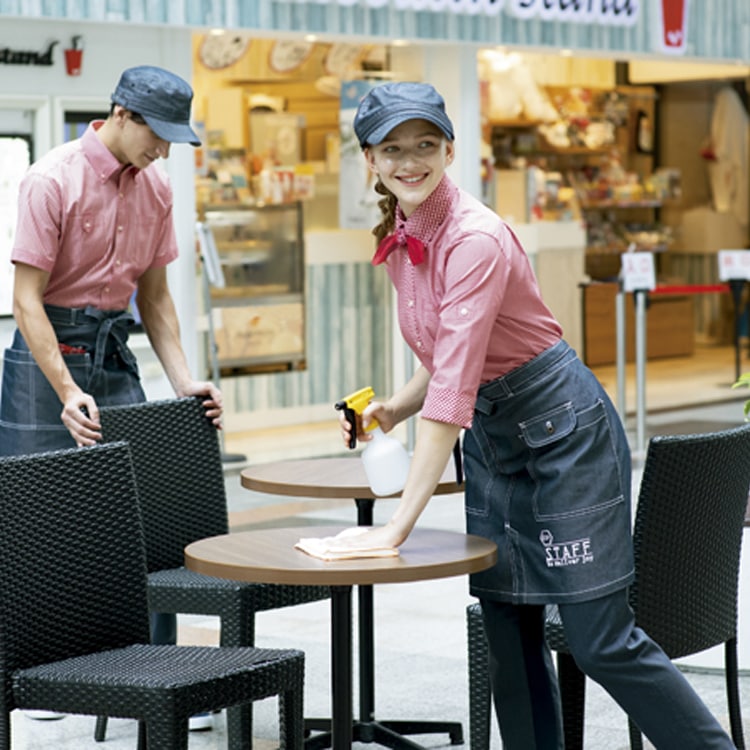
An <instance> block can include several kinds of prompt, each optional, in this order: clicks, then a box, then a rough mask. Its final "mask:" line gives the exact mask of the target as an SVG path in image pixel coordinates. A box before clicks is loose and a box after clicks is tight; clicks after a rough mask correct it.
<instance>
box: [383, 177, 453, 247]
mask: <svg viewBox="0 0 750 750" xmlns="http://www.w3.org/2000/svg"><path fill="white" fill-rule="evenodd" d="M457 200H458V188H457V187H456V185H454V184H453V182H452V181H451V179H450V177H448V175H447V174H444V175H443V177H442V179H441V180H440V182H439V183H438V184H437V187H436V188H435V189H434V190H433V191H432V192H431V193H430V195H428V196H427V198H426V199H425V201H424V202H422V203H420V204H419V206H417V208H416V209H415V210H414V213H412V215H411V216H410V217H409V218H408V219H407V218H406V217H405V216H404V213H403V211H402V210H401V207H400V206H398V207H397V209H396V227H395V228H396V230H398V229H400V228H402V227H403V230H404V233H405V234H407V235H410V236H412V237H416V238H417V239H419V240H421V241H422V242H423V243H424V244H425V245H429V243H430V240H431V239H432V238H433V237H434V236H435V233H436V232H437V231H438V229H440V226H441V225H442V224H443V222H444V221H445V219H446V218H447V216H448V214H449V213H450V211H451V209H452V207H453V206H454V205H455V202H456V201H457Z"/></svg>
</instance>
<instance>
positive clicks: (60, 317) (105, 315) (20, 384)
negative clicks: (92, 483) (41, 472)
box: [0, 305, 146, 455]
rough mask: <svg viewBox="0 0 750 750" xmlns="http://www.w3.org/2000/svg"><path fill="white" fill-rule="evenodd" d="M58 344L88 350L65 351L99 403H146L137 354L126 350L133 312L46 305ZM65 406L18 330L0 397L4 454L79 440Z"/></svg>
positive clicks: (76, 375)
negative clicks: (65, 420)
mask: <svg viewBox="0 0 750 750" xmlns="http://www.w3.org/2000/svg"><path fill="white" fill-rule="evenodd" d="M45 311H46V313H47V316H48V317H49V320H50V323H52V327H53V328H54V329H55V333H56V335H57V340H58V342H59V343H60V344H67V345H68V346H71V347H81V348H83V349H85V350H86V352H85V354H63V359H64V360H65V364H66V366H67V367H68V369H69V370H70V373H71V375H72V376H73V379H74V380H75V382H76V383H77V384H78V385H79V386H80V387H81V388H82V389H83V390H84V391H85V392H86V393H89V394H90V395H92V396H93V397H94V399H95V400H96V403H97V404H98V405H99V406H114V405H120V404H132V403H138V402H140V401H145V400H146V396H145V394H144V392H143V388H142V387H141V383H140V378H139V375H138V365H137V362H136V359H135V356H134V355H133V353H132V352H131V351H130V349H129V348H128V345H127V342H128V328H129V327H130V326H131V325H132V324H133V323H134V320H133V316H132V315H131V314H130V313H129V312H127V311H125V310H106V311H102V310H97V309H96V308H94V307H86V308H68V307H56V306H54V305H45ZM61 413H62V404H61V403H60V399H59V398H58V397H57V394H56V393H55V392H54V390H53V389H52V386H50V384H49V382H48V381H47V378H46V377H45V376H44V374H43V373H42V371H41V370H40V369H39V367H38V366H37V364H36V362H35V361H34V358H33V357H32V355H31V352H30V351H29V347H28V346H27V344H26V341H25V340H24V338H23V336H22V335H21V333H20V331H18V330H16V332H15V335H14V337H13V343H12V345H11V347H10V348H9V349H6V350H5V354H4V359H3V384H2V395H1V396H0V455H22V454H26V453H39V452H42V451H48V450H58V449H61V448H74V447H75V442H74V440H73V438H72V437H71V435H70V433H69V432H68V430H67V428H66V427H65V426H64V425H63V423H62V421H61V419H60V414H61Z"/></svg>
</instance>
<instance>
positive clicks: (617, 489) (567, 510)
mask: <svg viewBox="0 0 750 750" xmlns="http://www.w3.org/2000/svg"><path fill="white" fill-rule="evenodd" d="M354 130H355V133H356V135H357V137H358V139H359V142H360V145H361V147H362V149H363V152H364V156H365V158H366V160H367V164H368V166H369V168H370V170H371V171H372V172H373V174H374V175H375V176H376V179H377V184H376V190H377V191H378V192H379V193H381V194H382V195H383V196H384V198H383V199H382V200H381V202H380V206H381V209H382V212H383V221H382V222H381V223H380V224H379V225H378V226H377V227H376V228H375V229H374V231H373V234H374V235H375V237H376V238H377V240H378V242H379V245H378V249H377V252H376V253H375V257H374V258H373V263H374V264H376V265H377V264H380V263H383V264H384V265H385V268H386V271H387V272H388V274H389V276H390V278H391V280H392V282H393V284H394V287H395V289H396V291H397V294H398V312H399V323H400V326H401V331H402V334H403V336H404V338H405V339H406V341H407V343H408V344H409V346H410V347H411V348H412V350H413V351H414V353H415V354H416V356H417V357H418V358H419V360H420V363H421V366H420V367H419V369H418V370H417V372H416V374H415V375H414V377H413V378H412V379H411V380H410V382H409V383H407V384H406V386H404V387H403V388H402V389H401V390H400V391H399V392H398V393H396V394H395V395H394V396H392V397H391V398H390V399H388V400H387V401H385V402H373V403H372V404H370V406H368V408H367V409H366V410H365V412H364V414H363V415H362V423H361V424H358V425H356V426H354V425H350V424H349V423H348V422H347V421H346V420H345V419H344V417H343V414H342V416H341V426H342V433H343V436H344V440H345V442H346V443H348V440H349V435H350V432H351V430H352V429H356V430H357V437H358V438H359V439H362V440H368V439H369V436H368V435H367V434H366V433H364V431H363V429H362V428H363V426H365V425H367V424H368V423H369V421H370V420H371V419H372V418H375V419H377V420H378V422H379V423H380V425H381V427H382V428H383V430H384V431H386V432H387V431H389V430H391V429H393V427H394V426H395V425H396V424H398V423H399V422H401V421H402V420H404V419H406V418H407V417H409V416H411V415H413V414H416V413H417V412H419V411H421V415H420V426H419V430H418V437H417V441H416V445H415V450H414V456H413V459H412V463H411V469H410V472H409V477H408V479H407V483H406V486H405V488H404V491H403V494H402V497H401V500H400V501H399V503H398V506H397V508H396V510H395V512H394V514H393V516H392V517H391V519H390V520H389V521H388V522H387V523H386V524H385V525H384V526H382V527H378V528H374V529H372V530H371V531H369V532H368V533H366V534H364V535H362V536H358V537H356V538H350V542H349V543H350V544H351V545H352V546H353V547H361V548H367V547H373V546H387V547H397V546H398V545H400V544H402V543H403V542H404V540H405V539H406V538H407V537H408V535H409V532H410V531H411V529H412V528H413V526H414V524H415V523H416V521H417V519H418V517H419V515H420V513H421V512H422V510H423V509H424V507H425V506H426V504H427V502H428V501H429V499H430V497H431V496H432V493H433V490H434V489H435V487H436V485H437V482H438V480H439V478H440V475H441V473H442V471H443V469H444V467H445V465H446V463H447V461H448V459H449V457H450V453H451V449H452V447H453V445H454V443H455V441H456V439H457V438H458V436H459V433H460V432H461V430H462V429H464V430H465V435H464V440H463V453H464V463H465V469H466V518H467V530H468V532H469V533H473V534H480V535H482V536H485V537H487V538H489V539H492V540H493V541H494V542H496V543H497V546H498V562H497V564H496V565H495V566H494V567H493V568H491V569H490V570H488V571H485V572H482V573H478V574H474V575H473V576H472V577H471V593H472V594H473V595H475V596H477V597H478V598H479V599H480V600H481V603H482V609H483V612H484V620H485V627H486V630H487V636H488V641H489V645H490V662H491V664H490V669H491V680H492V689H493V695H494V702H495V707H496V711H497V715H498V721H499V725H500V730H501V735H502V739H503V746H504V747H505V748H506V750H534V749H537V748H538V749H544V750H547V749H553V748H554V749H555V750H558V749H559V748H562V747H563V735H562V728H561V727H562V720H561V711H560V705H559V704H560V700H559V694H558V691H557V682H556V679H555V676H554V665H553V662H552V658H551V654H550V652H549V649H548V648H547V646H546V643H545V640H544V605H545V604H547V603H556V604H558V605H559V609H560V615H561V618H562V621H563V624H564V627H565V632H566V636H567V639H568V642H569V644H570V648H571V651H572V654H573V656H574V657H575V659H576V662H577V663H578V665H579V667H580V668H581V669H582V670H583V671H584V672H585V673H586V674H587V675H589V676H590V677H592V678H593V679H595V680H596V681H597V682H599V683H601V684H602V685H603V686H604V687H605V689H606V690H607V691H608V692H609V693H610V694H611V695H612V696H613V697H614V699H615V700H616V701H617V702H618V703H619V704H620V706H621V707H622V708H623V709H624V710H625V711H626V712H627V713H628V714H629V715H630V716H631V717H632V718H633V720H634V721H635V722H636V723H637V724H638V726H639V727H640V729H641V730H642V731H643V733H644V734H645V735H646V736H647V737H648V738H649V739H650V740H651V742H652V743H653V744H654V745H655V746H656V747H657V748H660V749H667V748H680V749H681V750H687V749H689V748H695V750H698V749H699V748H700V750H707V748H727V749H728V748H731V747H733V745H732V742H731V740H730V739H729V736H728V735H727V734H726V733H725V732H724V731H723V730H722V729H721V727H720V726H719V724H718V722H717V721H716V720H715V719H714V718H713V716H711V714H710V713H709V711H708V710H707V708H706V707H705V706H704V705H703V703H702V702H701V701H700V699H699V698H698V696H697V695H696V694H695V693H694V691H693V690H692V688H691V687H690V685H689V684H688V683H687V681H686V680H685V679H684V677H683V676H682V675H681V674H680V672H679V671H678V670H677V669H676V668H675V667H674V665H673V664H672V663H671V661H670V660H669V659H668V658H667V657H666V655H665V654H664V653H663V652H662V651H661V649H660V648H659V647H658V646H657V645H656V644H655V643H654V642H653V641H651V639H649V638H648V636H647V635H646V634H645V633H644V632H643V631H642V630H641V629H639V628H637V627H636V626H635V622H634V617H633V613H632V610H631V609H630V607H629V604H628V599H627V586H628V584H629V583H630V582H631V581H632V579H633V556H632V544H631V539H630V523H631V507H630V496H631V493H630V479H631V465H630V453H629V449H628V444H627V439H626V436H625V433H624V431H623V429H622V425H621V422H620V420H619V417H618V415H617V413H616V411H615V410H614V408H613V406H612V404H611V402H610V400H609V399H608V397H607V395H606V393H605V391H604V390H603V388H602V387H601V385H600V384H599V383H598V381H597V380H596V378H595V377H594V375H593V374H592V373H591V371H590V370H588V368H586V367H585V366H584V365H583V363H582V362H581V361H580V360H579V359H578V357H577V356H576V354H575V352H574V351H573V350H572V349H571V348H570V347H569V346H568V345H567V344H566V343H565V341H564V340H563V339H562V330H561V327H560V325H559V324H558V323H557V321H556V320H555V318H554V317H553V315H552V314H551V313H550V311H549V309H548V308H547V307H546V306H545V304H544V302H543V301H542V299H541V296H540V293H539V288H538V286H537V283H536V279H535V277H534V273H533V271H532V269H531V266H530V264H529V262H528V258H527V257H526V255H525V253H524V251H523V248H522V247H521V245H520V243H519V241H518V239H517V238H516V236H515V235H514V234H513V232H512V230H511V229H510V228H509V227H508V225H507V224H505V223H504V222H503V221H502V219H500V218H499V217H498V216H497V215H496V214H494V213H493V212H492V211H490V210H489V209H488V208H486V207H485V206H484V205H482V204H481V203H480V202H479V201H477V200H475V199H474V198H473V197H472V196H470V195H468V194H467V193H465V192H464V191H462V190H460V189H459V188H458V187H457V186H456V185H454V184H453V182H452V181H451V180H450V178H449V177H448V176H447V175H446V173H445V170H446V168H447V167H448V166H449V165H450V164H451V162H452V161H453V158H454V153H455V146H454V133H453V126H452V124H451V121H450V119H449V118H448V116H447V114H446V112H445V104H444V102H443V99H442V97H441V96H440V94H438V92H437V91H436V90H435V89H434V88H433V87H432V86H429V85H428V84H422V83H388V84H384V85H382V86H378V87H376V88H374V89H373V90H372V91H371V92H370V93H368V94H367V96H366V97H365V98H364V99H363V100H362V102H361V103H360V106H359V108H358V110H357V113H356V115H355V119H354Z"/></svg>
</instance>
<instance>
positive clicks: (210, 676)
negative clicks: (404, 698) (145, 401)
mask: <svg viewBox="0 0 750 750" xmlns="http://www.w3.org/2000/svg"><path fill="white" fill-rule="evenodd" d="M135 488H136V485H135V479H134V474H133V468H132V463H131V458H130V449H129V447H128V445H127V444H125V443H112V444H108V445H100V446H95V447H93V448H85V449H73V450H68V451H57V452H54V453H46V454H38V455H34V456H18V457H12V458H6V459H2V460H0V591H2V596H0V671H1V673H2V678H3V688H4V689H3V692H2V702H3V706H2V711H0V749H1V750H9V749H10V742H11V733H10V711H12V710H13V709H15V708H40V709H48V710H54V711H61V712H66V713H81V714H92V715H93V714H98V713H106V714H108V715H111V716H121V717H132V718H136V719H139V720H140V721H141V722H142V726H143V727H145V729H146V731H145V732H141V733H140V734H139V741H140V742H143V740H144V739H145V735H146V734H147V735H148V747H149V750H183V749H185V748H187V725H188V718H189V716H190V715H192V714H193V713H195V712H197V711H204V710H217V709H220V708H223V707H226V706H236V705H238V704H240V703H243V704H244V703H247V702H249V701H252V700H256V699H260V698H265V697H268V696H271V695H278V696H279V697H280V700H279V710H280V717H281V722H282V726H281V730H280V733H281V737H282V744H284V746H285V747H290V748H292V747H293V748H300V747H301V746H302V734H303V719H302V696H303V679H304V655H303V654H302V652H300V651H298V650H294V649H285V650H269V649H265V650H261V649H255V648H231V649H217V648H212V647H184V646H152V645H148V639H149V625H148V608H147V597H146V581H147V578H146V561H145V548H144V544H143V535H142V525H141V518H140V513H139V509H138V501H137V494H136V489H135ZM244 747H246V748H249V747H250V743H249V741H248V742H247V743H246V744H245V745H244Z"/></svg>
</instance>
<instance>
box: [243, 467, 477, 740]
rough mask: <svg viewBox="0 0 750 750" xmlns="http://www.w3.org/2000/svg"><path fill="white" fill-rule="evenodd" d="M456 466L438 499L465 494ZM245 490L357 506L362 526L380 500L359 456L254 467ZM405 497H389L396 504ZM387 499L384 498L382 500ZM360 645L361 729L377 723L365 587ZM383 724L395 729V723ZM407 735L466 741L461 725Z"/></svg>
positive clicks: (413, 726)
mask: <svg viewBox="0 0 750 750" xmlns="http://www.w3.org/2000/svg"><path fill="white" fill-rule="evenodd" d="M460 474H461V471H460V468H458V467H457V466H456V464H455V456H454V461H452V462H448V464H447V465H446V467H445V470H444V471H443V474H442V476H441V478H440V482H439V483H438V486H437V487H436V488H435V491H434V493H433V494H435V495H450V494H454V493H457V492H463V483H462V482H463V477H462V476H460ZM240 482H241V484H242V486H243V487H245V488H246V489H248V490H254V491H256V492H265V493H266V494H269V495H283V496H288V497H297V498H333V499H351V500H354V502H355V504H356V509H357V524H358V525H359V526H372V523H373V508H374V505H375V500H376V499H378V496H377V495H375V493H374V492H373V491H372V489H371V488H370V486H369V484H368V483H367V475H366V474H365V469H364V466H363V464H362V459H361V458H360V456H359V455H357V454H352V455H350V456H345V457H339V458H313V459H302V460H290V461H275V462H273V463H267V464H258V465H256V466H249V467H247V468H245V469H243V470H242V471H241V472H240ZM399 495H400V493H395V494H393V495H388V497H389V498H397V497H398V496H399ZM380 499H381V500H382V499H387V498H384V497H381V498H380ZM357 604H358V609H357V611H358V615H359V617H358V619H357V622H358V627H359V630H358V635H359V637H358V641H357V642H358V643H359V652H358V657H359V718H360V722H361V723H362V724H366V723H370V722H373V721H375V618H374V603H373V590H372V586H371V585H367V584H365V582H361V583H360V585H359V586H358V587H357ZM380 723H381V724H388V725H391V726H395V725H396V722H394V721H385V720H383V721H381V722H380ZM327 724H330V722H327V720H325V719H306V720H305V726H306V728H308V729H323V728H325V727H326V725H327ZM399 729H400V731H401V732H402V733H403V734H433V733H444V732H447V733H448V735H449V736H450V738H451V742H452V743H453V744H461V742H462V741H463V727H462V726H461V724H460V722H452V721H435V722H422V721H411V722H400V725H399Z"/></svg>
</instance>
